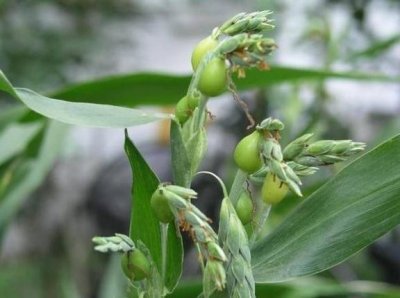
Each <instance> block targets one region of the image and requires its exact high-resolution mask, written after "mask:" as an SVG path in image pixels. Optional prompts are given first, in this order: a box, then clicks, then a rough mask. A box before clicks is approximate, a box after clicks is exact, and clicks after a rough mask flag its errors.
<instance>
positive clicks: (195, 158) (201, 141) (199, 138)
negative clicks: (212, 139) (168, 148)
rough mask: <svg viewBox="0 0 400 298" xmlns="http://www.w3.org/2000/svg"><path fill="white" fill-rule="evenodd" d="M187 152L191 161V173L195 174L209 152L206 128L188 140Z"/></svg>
mask: <svg viewBox="0 0 400 298" xmlns="http://www.w3.org/2000/svg"><path fill="white" fill-rule="evenodd" d="M186 151H187V152H188V155H189V159H190V171H191V173H192V174H195V173H196V171H197V169H198V167H199V166H200V163H201V162H202V161H203V158H204V155H205V154H206V152H207V134H206V130H205V128H203V127H202V128H200V129H199V130H198V131H196V132H195V133H194V134H193V135H192V136H191V137H190V138H189V140H188V142H187V144H186Z"/></svg>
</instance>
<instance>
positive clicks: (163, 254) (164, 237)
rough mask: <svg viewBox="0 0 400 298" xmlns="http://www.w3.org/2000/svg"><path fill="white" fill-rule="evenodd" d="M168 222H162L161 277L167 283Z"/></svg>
mask: <svg viewBox="0 0 400 298" xmlns="http://www.w3.org/2000/svg"><path fill="white" fill-rule="evenodd" d="M167 245H168V224H164V223H163V224H161V277H162V280H163V282H164V284H165V273H166V270H167Z"/></svg>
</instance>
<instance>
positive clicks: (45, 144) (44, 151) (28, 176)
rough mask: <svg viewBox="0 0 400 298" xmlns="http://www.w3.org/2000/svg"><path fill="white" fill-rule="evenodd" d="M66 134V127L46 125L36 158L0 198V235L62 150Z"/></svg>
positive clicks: (52, 124) (50, 123) (62, 125)
mask: <svg viewBox="0 0 400 298" xmlns="http://www.w3.org/2000/svg"><path fill="white" fill-rule="evenodd" d="M66 132H67V127H66V126H65V125H64V124H61V123H58V122H54V121H50V122H49V123H48V126H47V127H46V130H45V134H44V139H43V141H42V142H41V145H40V147H39V153H38V156H37V157H36V158H35V159H34V160H33V161H32V162H31V163H29V164H27V168H26V169H25V171H24V175H23V176H21V180H19V181H18V183H16V185H15V186H14V187H12V189H11V190H10V191H7V192H6V193H5V194H4V196H3V197H1V198H0V234H1V233H2V232H3V231H4V228H5V226H6V224H7V223H8V222H9V221H10V219H11V218H12V217H13V215H14V214H15V213H16V212H17V211H18V210H19V208H20V207H21V206H22V204H23V203H24V202H25V200H26V199H28V195H29V194H30V193H31V192H33V191H34V190H35V189H36V188H37V187H38V186H39V185H40V184H41V183H42V182H43V180H44V179H45V177H46V175H47V174H48V172H49V171H50V169H51V167H52V166H53V163H54V160H55V159H56V157H57V156H58V154H59V151H60V150H61V148H62V140H63V139H64V137H65V133H66ZM0 238H1V237H0Z"/></svg>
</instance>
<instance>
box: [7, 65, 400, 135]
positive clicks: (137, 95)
mask: <svg viewBox="0 0 400 298" xmlns="http://www.w3.org/2000/svg"><path fill="white" fill-rule="evenodd" d="M328 78H336V79H350V80H361V81H371V80H372V81H381V82H399V81H400V78H399V77H389V76H385V75H382V74H365V73H356V72H335V71H329V70H320V69H301V68H293V67H285V66H272V67H271V71H259V70H257V69H252V70H249V71H247V72H246V78H245V79H240V80H235V81H237V84H238V89H239V90H246V89H250V88H257V87H264V86H267V85H271V84H279V83H284V82H291V81H298V80H323V79H328ZM190 79H191V77H190V76H176V75H168V74H156V73H153V74H152V73H138V74H127V75H117V76H111V77H106V78H100V79H97V80H94V81H90V82H83V83H80V84H76V85H72V86H69V87H66V88H64V89H62V90H60V91H55V92H53V93H51V95H50V97H51V98H49V97H45V96H42V95H39V94H37V93H35V92H33V91H31V90H28V89H22V88H14V87H13V86H12V84H11V83H10V82H9V81H8V79H7V78H6V77H5V75H4V74H3V73H2V72H1V70H0V90H3V91H5V92H7V93H9V94H10V95H12V96H13V97H15V98H17V99H20V100H21V101H22V102H23V103H24V104H25V105H26V106H28V107H29V108H30V109H31V110H33V111H35V112H37V113H39V114H42V115H43V116H46V117H49V118H52V119H56V120H59V121H63V122H66V123H70V124H76V125H88V126H99V127H128V126H133V125H139V124H143V123H148V122H152V121H156V120H159V119H165V118H170V115H167V114H161V113H157V114H150V113H145V112H142V111H138V110H133V109H129V108H126V107H133V106H137V105H168V104H175V103H176V102H177V101H178V100H179V99H180V98H181V97H182V96H183V95H184V93H185V91H186V89H187V86H188V85H189V83H190ZM53 98H59V100H55V99H53ZM115 106H119V107H120V108H116V107H115ZM30 117H37V115H34V113H32V112H31V113H30Z"/></svg>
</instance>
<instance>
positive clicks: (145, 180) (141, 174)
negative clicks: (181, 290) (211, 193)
mask: <svg viewBox="0 0 400 298" xmlns="http://www.w3.org/2000/svg"><path fill="white" fill-rule="evenodd" d="M125 152H126V155H127V157H128V159H129V162H130V165H131V168H132V176H133V186H132V207H131V221H130V229H129V236H130V238H131V239H133V240H134V241H135V242H136V243H137V241H138V240H140V241H142V242H143V243H144V244H145V245H146V246H147V248H148V249H149V251H150V253H151V255H152V257H153V260H154V263H155V264H156V266H157V268H158V272H160V273H161V272H162V266H163V264H162V247H161V241H162V237H161V227H160V222H159V221H158V219H157V218H156V217H155V215H154V213H153V211H152V210H151V205H150V199H151V196H152V194H153V193H154V191H155V190H156V189H157V187H158V185H159V183H160V181H159V179H158V177H157V176H156V174H155V173H154V172H153V170H152V169H151V168H150V166H149V165H148V164H147V162H146V161H145V160H144V158H143V157H142V155H141V154H140V152H139V150H138V149H137V148H136V147H135V145H134V144H133V142H132V141H131V140H130V139H129V136H128V133H127V131H126V130H125ZM167 239H168V245H167V271H166V275H165V286H166V287H167V288H168V289H169V290H170V291H172V289H173V288H174V287H175V286H176V284H177V282H178V279H179V277H180V275H181V273H182V262H183V259H182V254H183V253H182V239H181V237H180V235H179V234H177V233H176V229H175V225H174V224H173V223H170V224H169V226H168V237H167Z"/></svg>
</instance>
